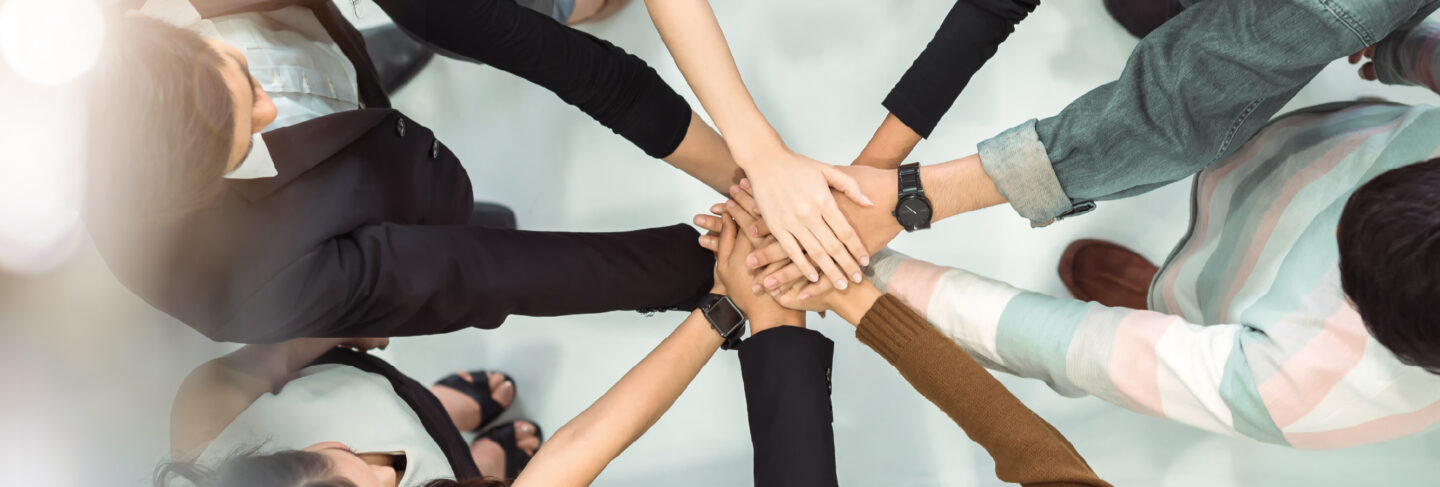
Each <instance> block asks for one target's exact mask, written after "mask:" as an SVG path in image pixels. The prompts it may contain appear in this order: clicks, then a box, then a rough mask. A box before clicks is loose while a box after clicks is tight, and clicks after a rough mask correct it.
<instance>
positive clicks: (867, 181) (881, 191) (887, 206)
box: [731, 166, 903, 297]
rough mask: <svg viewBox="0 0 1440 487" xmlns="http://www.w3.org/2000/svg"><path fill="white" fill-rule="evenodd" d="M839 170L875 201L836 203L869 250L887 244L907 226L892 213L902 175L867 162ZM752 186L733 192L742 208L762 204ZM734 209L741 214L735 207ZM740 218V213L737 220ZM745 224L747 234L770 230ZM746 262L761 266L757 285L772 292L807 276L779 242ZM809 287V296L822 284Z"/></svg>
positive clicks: (747, 184)
mask: <svg viewBox="0 0 1440 487" xmlns="http://www.w3.org/2000/svg"><path fill="white" fill-rule="evenodd" d="M839 170H840V171H842V172H844V173H846V174H847V175H849V176H851V177H852V178H853V179H854V180H855V181H856V182H857V183H858V184H859V185H860V188H861V190H862V191H864V192H865V193H866V194H870V195H874V197H875V200H874V201H875V204H874V205H872V206H869V207H865V206H860V205H857V204H854V203H852V202H850V201H849V200H847V199H843V198H837V199H836V203H837V205H838V207H839V208H840V211H841V213H842V214H843V215H844V216H845V218H847V219H848V220H849V221H850V224H851V225H853V227H854V228H855V230H856V232H857V234H858V235H859V237H860V239H861V241H862V242H864V245H865V247H866V249H867V250H868V251H871V252H874V251H879V250H880V249H883V248H885V246H886V245H888V244H889V243H890V241H891V240H894V239H895V236H896V235H899V234H900V231H901V230H903V228H902V227H901V226H900V223H899V222H898V221H896V220H895V216H894V215H893V214H892V211H893V210H894V208H895V205H896V203H897V201H898V200H899V178H898V176H897V174H896V171H894V170H887V169H876V168H871V167H863V166H849V167H843V168H839ZM750 188H751V186H750V182H749V181H748V180H742V181H741V182H740V185H739V186H738V187H732V188H731V196H732V197H733V198H734V201H735V202H736V203H738V204H739V205H740V207H741V209H743V210H745V211H749V212H753V211H756V210H758V209H759V208H758V204H757V202H756V200H755V199H754V197H753V196H751V193H750V191H749V190H750ZM731 213H732V214H736V215H739V214H740V212H735V211H732V212H731ZM740 218H741V217H738V216H737V221H738V220H739V219H740ZM743 228H745V229H746V233H747V235H764V234H765V231H766V230H767V228H766V227H765V226H764V225H763V224H754V225H748V226H745V227H743ZM746 263H747V265H750V266H751V268H752V269H761V272H759V273H758V274H757V275H758V279H757V281H756V283H755V285H758V286H761V287H763V288H764V289H766V290H768V291H770V292H771V295H778V294H779V293H781V292H782V291H785V290H788V289H789V287H790V286H793V285H795V284H799V283H800V282H801V281H800V278H801V277H802V276H803V269H802V268H801V267H799V266H798V265H795V264H794V262H793V261H791V260H790V259H789V256H788V254H787V253H786V252H784V249H782V248H781V247H780V246H778V245H775V244H771V245H765V246H762V247H760V248H759V249H758V250H756V251H755V252H752V253H751V254H750V256H748V257H747V260H746ZM808 288H809V289H808V291H810V292H809V293H802V294H806V295H807V296H806V297H809V295H814V294H817V293H818V292H819V289H820V288H821V286H819V284H818V283H816V284H811V285H809V286H808Z"/></svg>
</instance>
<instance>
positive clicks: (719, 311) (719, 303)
mask: <svg viewBox="0 0 1440 487" xmlns="http://www.w3.org/2000/svg"><path fill="white" fill-rule="evenodd" d="M700 312H701V313H702V314H704V315H705V319H706V320H709V321H710V327H711V328H714V329H715V332H716V333H719V334H720V336H721V337H724V338H725V343H723V344H721V345H720V348H722V349H725V350H734V349H735V347H738V346H740V337H741V336H744V335H745V313H744V312H741V311H740V307H738V306H735V302H734V301H731V300H730V297H729V296H721V295H719V294H711V295H709V296H705V299H701V300H700Z"/></svg>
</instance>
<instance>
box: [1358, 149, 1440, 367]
mask: <svg viewBox="0 0 1440 487" xmlns="http://www.w3.org/2000/svg"><path fill="white" fill-rule="evenodd" d="M1336 233H1337V237H1338V240H1339V246H1340V282H1341V285H1342V286H1343V287H1344V289H1345V294H1346V295H1348V296H1349V297H1350V300H1351V301H1353V302H1354V303H1355V308H1356V310H1357V311H1359V313H1360V317H1361V318H1362V319H1364V320H1365V327H1366V328H1368V329H1369V330H1370V334H1371V335H1372V336H1374V337H1375V340H1376V341H1379V342H1380V344H1381V345H1384V346H1385V348H1388V349H1390V351H1391V352H1394V353H1395V356H1396V357H1397V358H1399V359H1400V361H1401V362H1403V363H1405V364H1407V365H1415V366H1419V367H1423V368H1425V369H1426V370H1429V371H1430V372H1432V373H1436V374H1440V322H1437V321H1436V320H1440V159H1431V160H1428V161H1425V162H1421V163H1418V164H1412V165H1409V166H1405V167H1401V168H1398V169H1392V170H1390V171H1387V172H1385V173H1384V174H1381V175H1379V176H1378V177H1376V178H1375V179H1373V180H1371V181H1370V182H1368V183H1365V185H1364V186H1361V187H1360V189H1359V190H1357V191H1355V194H1353V195H1351V196H1350V200H1349V201H1347V202H1346V203H1345V211H1344V212H1342V213H1341V214H1340V228H1339V230H1338V231H1337V232H1336Z"/></svg>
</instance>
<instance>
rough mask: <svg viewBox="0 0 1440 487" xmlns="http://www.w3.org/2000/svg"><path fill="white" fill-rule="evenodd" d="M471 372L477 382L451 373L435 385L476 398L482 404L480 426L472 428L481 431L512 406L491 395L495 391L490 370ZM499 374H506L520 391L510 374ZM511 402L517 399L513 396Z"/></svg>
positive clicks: (513, 387)
mask: <svg viewBox="0 0 1440 487" xmlns="http://www.w3.org/2000/svg"><path fill="white" fill-rule="evenodd" d="M469 374H470V378H472V379H475V382H470V381H467V380H465V378H463V377H460V374H450V375H449V376H446V377H445V378H444V379H440V381H439V382H436V383H435V385H437V386H445V387H449V388H451V389H454V390H456V391H458V392H460V393H461V394H464V395H466V396H469V397H470V398H471V399H474V400H475V402H476V403H478V404H480V426H476V427H475V429H472V430H470V431H480V428H484V427H485V425H488V424H490V423H491V422H494V421H495V419H496V418H499V417H500V415H502V414H505V410H507V409H510V407H509V406H501V405H500V403H499V402H498V401H496V400H495V398H494V397H491V395H492V394H493V393H494V392H495V391H492V390H490V371H488V370H471V371H469ZM499 374H500V375H503V376H505V380H506V381H509V382H510V387H511V388H512V389H515V390H516V392H517V393H518V392H519V387H518V386H517V385H516V384H515V379H511V378H510V374H506V373H504V372H499ZM517 397H518V396H517ZM510 402H511V403H512V404H513V403H514V402H515V400H514V399H513V398H512V399H511V400H510Z"/></svg>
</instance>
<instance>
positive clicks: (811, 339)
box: [740, 326, 839, 487]
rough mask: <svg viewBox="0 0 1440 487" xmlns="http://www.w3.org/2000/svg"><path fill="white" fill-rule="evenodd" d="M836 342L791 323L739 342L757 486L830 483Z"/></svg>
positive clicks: (834, 482)
mask: <svg viewBox="0 0 1440 487" xmlns="http://www.w3.org/2000/svg"><path fill="white" fill-rule="evenodd" d="M834 356H835V342H832V341H830V339H829V338H825V335H822V334H821V333H820V332H818V331H815V330H809V329H805V328H800V327H795V326H779V327H775V328H771V329H769V330H765V331H762V332H760V333H757V334H755V335H754V336H752V337H750V339H749V340H745V341H744V342H742V343H741V344H740V372H741V375H742V376H744V378H745V403H746V408H747V409H748V410H749V414H750V442H751V443H752V444H753V446H754V449H755V485H756V487H768V486H776V487H780V486H784V487H809V486H824V487H829V486H835V485H838V484H839V481H838V480H837V479H836V476H835V431H834V430H833V429H832V428H831V423H833V422H834V415H833V413H832V410H831V407H830V364H831V362H832V360H833V358H834Z"/></svg>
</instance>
